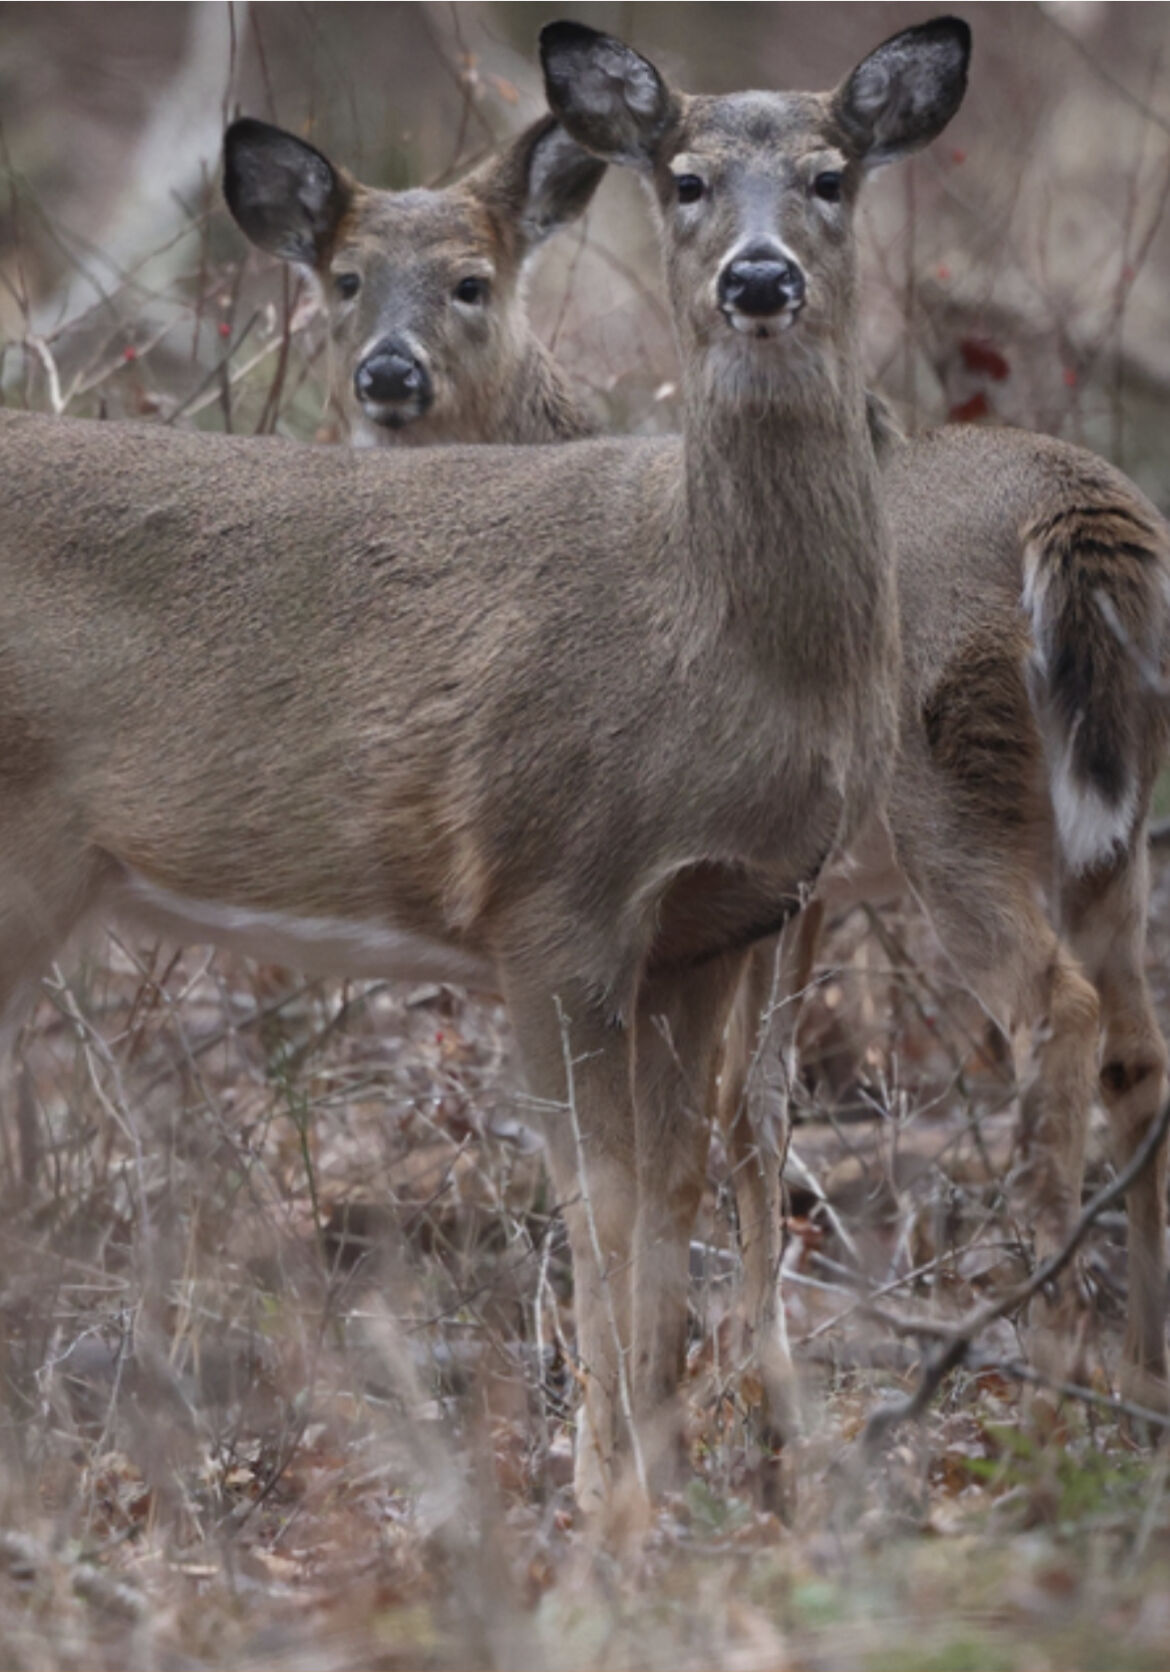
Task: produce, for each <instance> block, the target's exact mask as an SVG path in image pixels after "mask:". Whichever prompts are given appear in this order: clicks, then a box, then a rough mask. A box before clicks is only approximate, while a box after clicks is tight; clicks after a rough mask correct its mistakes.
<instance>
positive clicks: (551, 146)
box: [467, 116, 605, 251]
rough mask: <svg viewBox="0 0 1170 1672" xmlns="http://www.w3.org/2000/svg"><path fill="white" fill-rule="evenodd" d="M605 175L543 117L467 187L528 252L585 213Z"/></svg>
mask: <svg viewBox="0 0 1170 1672" xmlns="http://www.w3.org/2000/svg"><path fill="white" fill-rule="evenodd" d="M604 173H605V164H604V163H603V162H601V161H600V160H599V159H598V158H597V157H595V156H593V155H592V154H591V153H590V152H589V151H585V150H583V149H582V147H581V146H580V145H578V144H577V142H576V140H573V139H570V138H569V136H568V134H567V133H566V132H565V130H564V128H562V126H561V124H560V123H559V122H558V121H557V119H556V117H555V116H542V117H541V119H540V121H539V122H534V123H533V124H532V126H531V127H530V128H526V129H525V130H524V132H523V133H522V134H521V135H520V136H519V138H518V139H515V140H513V141H512V143H511V145H509V146H508V147H507V149H506V150H505V151H503V152H502V153H501V154H500V156H498V157H494V158H493V159H492V161H491V162H489V163H485V164H484V166H483V167H482V168H480V169H477V170H476V172H475V173H474V174H473V175H472V176H471V177H470V179H469V180H468V181H467V184H468V185H469V186H470V187H471V189H472V190H473V191H474V192H476V193H477V194H478V196H479V197H480V198H481V199H482V201H483V202H484V203H486V204H487V206H488V208H489V209H491V210H492V211H494V212H495V213H497V214H499V215H500V216H502V218H503V219H505V220H506V221H507V223H508V224H509V226H511V227H513V228H515V230H516V231H517V232H518V234H519V236H520V240H521V243H522V244H523V246H524V249H525V250H526V251H527V250H529V249H532V248H534V247H535V246H536V245H537V244H540V243H542V242H543V241H544V239H546V238H548V237H550V236H551V235H552V233H554V232H557V231H558V230H559V229H560V228H561V227H562V226H567V225H568V224H569V222H570V221H575V220H576V219H577V216H578V215H583V214H584V213H585V210H586V209H587V208H588V207H589V202H590V199H591V198H592V196H593V194H594V192H595V191H596V190H597V188H598V186H599V185H600V184H601V178H602V175H603V174H604Z"/></svg>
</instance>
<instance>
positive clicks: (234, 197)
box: [223, 116, 352, 267]
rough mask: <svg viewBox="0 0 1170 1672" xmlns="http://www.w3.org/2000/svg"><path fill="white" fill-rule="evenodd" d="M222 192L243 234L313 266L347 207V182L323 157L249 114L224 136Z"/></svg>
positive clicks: (261, 245)
mask: <svg viewBox="0 0 1170 1672" xmlns="http://www.w3.org/2000/svg"><path fill="white" fill-rule="evenodd" d="M223 153H224V161H223V195H224V197H225V198H226V199H227V206H228V208H229V209H230V210H231V212H232V215H233V216H234V217H235V220H236V224H237V225H238V226H239V227H240V229H241V231H242V232H243V233H244V234H245V236H246V237H248V238H250V239H251V241H252V243H253V244H255V245H256V246H257V247H258V248H259V249H262V250H265V251H267V253H268V254H269V255H277V256H280V258H281V259H282V260H283V261H298V262H301V263H303V264H304V265H305V266H308V267H317V266H319V265H320V264H321V262H322V261H323V260H324V257H325V254H326V251H327V250H328V248H329V245H330V244H331V242H332V240H333V236H334V234H335V233H336V231H337V227H338V224H339V223H340V221H341V218H342V216H343V215H344V214H345V211H346V209H347V208H348V206H349V202H350V198H351V196H352V186H351V185H350V182H349V180H348V179H347V177H346V176H345V175H343V174H342V173H340V172H339V171H338V170H337V169H335V168H334V166H333V164H332V163H331V162H330V161H329V159H328V157H326V156H323V155H322V153H321V152H320V151H318V150H317V149H316V147H315V146H312V145H308V144H306V143H305V141H304V140H303V139H298V138H297V137H296V135H295V134H290V133H285V131H284V129H283V128H273V127H271V126H270V125H269V124H268V123H267V122H257V121H255V120H253V118H252V117H250V116H245V117H243V118H241V120H240V121H238V122H233V123H232V125H231V127H230V128H229V129H228V131H227V133H226V134H225V135H224V141H223Z"/></svg>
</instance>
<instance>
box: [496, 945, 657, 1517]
mask: <svg viewBox="0 0 1170 1672" xmlns="http://www.w3.org/2000/svg"><path fill="white" fill-rule="evenodd" d="M503 986H504V996H505V998H506V1000H507V1002H508V1007H509V1012H510V1015H511V1018H512V1023H513V1027H514V1028H515V1032H516V1039H517V1043H518V1046H519V1050H520V1056H521V1060H522V1062H523V1065H524V1071H525V1077H526V1079H527V1082H528V1088H529V1091H530V1092H531V1094H532V1096H533V1098H534V1100H535V1101H536V1104H537V1109H536V1113H537V1115H538V1118H539V1122H540V1125H541V1126H542V1128H543V1131H544V1136H545V1142H546V1147H547V1154H548V1165H549V1172H550V1175H551V1178H552V1185H553V1190H554V1192H555V1195H556V1200H557V1202H558V1203H559V1204H560V1207H561V1211H562V1214H563V1216H564V1220H565V1227H566V1230H567V1232H568V1238H569V1251H570V1255H571V1258H572V1265H573V1297H574V1312H575V1316H576V1325H577V1360H578V1375H579V1381H580V1388H581V1400H580V1409H579V1413H578V1418H577V1447H576V1467H575V1477H574V1490H575V1494H576V1498H577V1503H578V1505H579V1507H580V1508H581V1510H582V1512H583V1513H584V1514H585V1515H586V1516H588V1517H594V1518H595V1517H598V1516H603V1515H604V1514H605V1513H606V1512H607V1511H608V1509H609V1506H610V1503H611V1499H612V1494H613V1488H614V1485H615V1478H616V1476H617V1474H618V1472H619V1469H620V1467H621V1465H622V1464H623V1462H624V1461H625V1460H626V1459H627V1458H628V1456H629V1446H630V1441H631V1434H630V1431H629V1422H628V1419H627V1412H628V1411H632V1392H631V1388H632V1377H631V1376H630V1375H629V1373H628V1369H627V1362H626V1361H627V1354H628V1349H629V1342H630V1251H631V1237H632V1232H633V1225H634V1219H635V1214H636V1207H637V1176H636V1162H635V1149H634V1115H633V1109H632V1107H631V1099H630V1054H631V1053H630V1043H629V1037H628V1034H627V1032H626V1030H625V1029H623V1028H620V1027H617V1026H616V1025H614V1024H612V1023H610V1022H608V1021H606V1020H604V1019H603V1018H600V1017H599V1016H598V1015H597V1013H596V1010H595V1008H594V1007H593V1005H592V1004H591V1003H590V1001H589V1000H588V999H586V998H584V997H582V996H580V995H573V994H571V993H568V994H566V995H565V996H564V1000H563V1006H562V1010H561V1012H560V1013H558V1010H557V1007H556V1004H555V1003H554V1001H553V1000H551V999H550V997H549V995H548V993H547V992H543V991H542V992H539V993H534V992H532V991H531V989H526V988H525V987H524V986H523V985H522V984H521V983H519V982H518V981H516V980H514V979H510V978H509V976H508V973H507V971H506V970H505V972H504V981H503ZM562 1016H563V1019H564V1021H563V1029H562Z"/></svg>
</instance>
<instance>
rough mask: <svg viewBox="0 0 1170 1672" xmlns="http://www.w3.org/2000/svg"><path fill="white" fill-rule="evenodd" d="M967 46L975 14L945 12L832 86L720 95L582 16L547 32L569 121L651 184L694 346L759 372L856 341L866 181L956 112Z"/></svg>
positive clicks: (685, 341) (550, 80)
mask: <svg viewBox="0 0 1170 1672" xmlns="http://www.w3.org/2000/svg"><path fill="white" fill-rule="evenodd" d="M968 49H969V33H968V30H967V27H966V25H965V24H963V23H961V22H960V21H959V20H957V19H952V18H941V19H937V20H935V21H934V22H932V23H928V24H924V25H921V26H920V27H918V28H915V29H909V30H905V31H904V32H903V33H902V34H900V35H897V36H895V37H894V38H893V39H892V40H890V41H887V42H886V43H885V45H884V46H881V47H878V49H877V50H876V52H873V53H871V54H870V55H869V57H868V58H866V59H864V60H863V61H862V63H861V64H859V65H858V67H857V69H855V70H854V71H853V73H852V75H851V76H849V77H848V78H847V80H846V81H845V82H843V83H842V85H841V86H840V87H839V88H838V89H837V90H836V91H835V92H832V93H825V94H814V93H737V94H732V95H729V96H726V97H719V98H712V97H688V96H686V95H685V94H681V93H678V92H676V91H674V90H673V89H672V88H670V87H669V86H668V85H667V84H666V83H665V81H664V80H663V79H662V77H661V76H660V75H659V73H658V71H657V70H656V69H655V67H654V66H653V64H651V63H650V62H649V61H648V60H647V59H645V58H643V57H642V56H641V55H640V54H638V53H636V52H634V51H632V50H631V49H630V48H629V47H627V46H625V45H623V44H622V43H621V42H620V41H616V40H614V39H613V38H612V37H610V36H606V35H599V34H597V33H596V32H595V31H593V30H591V29H586V28H585V27H583V26H582V25H580V24H576V23H555V24H550V25H549V26H548V27H547V28H546V29H545V30H544V32H543V34H542V37H541V50H542V55H543V60H544V67H545V79H546V85H547V89H548V96H549V104H550V106H551V108H552V109H553V111H554V112H555V113H556V115H557V116H558V117H559V118H560V120H561V122H562V123H563V124H564V126H565V128H566V130H567V131H568V132H569V133H570V134H572V135H573V137H574V138H575V139H577V140H578V141H579V142H580V143H581V144H582V145H584V146H586V147H588V148H589V149H591V150H593V151H594V152H595V153H596V154H597V155H598V156H601V157H604V158H605V159H606V160H607V161H609V162H615V163H624V164H626V165H628V166H630V167H633V168H636V169H638V170H639V172H640V173H641V174H642V176H643V178H644V179H645V181H646V183H647V185H648V186H649V188H650V190H651V191H652V193H653V195H654V198H655V200H656V202H657V206H658V212H659V217H660V221H661V227H662V242H663V251H664V257H665V269H666V278H667V284H668V287H669V289H670V292H671V302H672V305H673V312H674V317H675V320H676V324H677V329H678V333H679V337H680V346H681V348H682V351H683V355H684V359H685V358H687V357H689V356H692V355H694V354H696V353H698V354H701V355H705V356H711V355H714V356H715V358H716V360H721V361H722V362H724V363H726V364H727V365H729V366H731V365H738V366H739V367H740V368H741V369H746V368H751V369H752V370H753V372H754V373H759V372H760V371H761V370H765V371H766V370H767V369H768V368H774V369H778V368H784V369H785V370H790V369H791V367H792V365H793V363H794V362H795V363H799V362H800V361H801V360H804V359H807V358H808V357H809V355H810V353H811V354H813V355H814V356H816V357H819V356H817V351H818V350H822V351H832V350H835V349H839V348H840V346H841V345H842V344H851V340H852V328H853V314H854V311H855V300H854V290H855V279H854V274H855V239H854V232H853V212H854V207H855V204H856V200H857V195H858V191H859V188H860V185H861V182H862V179H863V177H864V175H865V173H866V172H867V171H868V170H869V169H871V168H873V167H875V166H877V165H879V164H881V163H884V162H888V161H891V160H893V159H894V158H895V157H899V156H902V155H905V154H906V153H908V152H910V151H913V150H916V149H917V148H918V147H920V146H922V145H925V144H927V143H928V141H929V140H931V139H933V138H934V136H935V135H936V134H937V133H938V132H939V131H940V130H941V129H942V128H943V127H944V126H945V124H946V123H947V122H948V121H949V120H950V118H951V116H952V115H953V114H954V112H955V110H957V108H958V105H959V102H960V100H961V98H962V95H963V91H964V87H965V79H966V65H967V54H968Z"/></svg>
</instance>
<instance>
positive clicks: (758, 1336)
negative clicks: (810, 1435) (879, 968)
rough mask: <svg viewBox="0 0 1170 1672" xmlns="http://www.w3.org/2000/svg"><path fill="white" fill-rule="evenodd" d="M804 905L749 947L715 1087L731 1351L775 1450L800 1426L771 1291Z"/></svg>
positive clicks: (775, 1291) (814, 915) (810, 943)
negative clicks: (733, 1303) (736, 1320)
mask: <svg viewBox="0 0 1170 1672" xmlns="http://www.w3.org/2000/svg"><path fill="white" fill-rule="evenodd" d="M823 916H824V913H823V908H822V906H821V904H820V902H819V901H816V900H814V901H812V902H810V904H809V905H808V906H806V907H805V908H804V910H803V911H802V912H801V914H800V916H799V918H798V919H797V921H796V922H795V924H793V925H792V926H791V927H790V928H789V929H788V930H786V931H785V933H784V935H783V936H782V937H781V938H780V940H779V941H769V942H766V943H763V944H761V945H760V946H757V947H755V948H753V950H752V954H751V958H750V961H749V965H748V968H747V970H746V972H745V974H744V978H743V980H742V981H741V982H740V985H739V988H738V990H737V992H736V995H735V999H734V1002H733V1004H732V1009H731V1015H730V1018H729V1021H728V1026H727V1034H726V1038H725V1040H724V1048H723V1062H722V1068H721V1072H720V1083H719V1101H718V1108H719V1121H720V1125H721V1126H722V1128H723V1132H724V1139H725V1142H726V1145H727V1152H728V1157H729V1160H730V1163H731V1171H732V1183H733V1186H734V1190H735V1206H736V1217H737V1219H738V1221H739V1243H740V1256H741V1259H742V1262H743V1288H742V1292H741V1295H740V1304H739V1312H740V1326H741V1349H742V1351H743V1354H744V1357H745V1359H746V1360H748V1361H749V1362H750V1363H751V1364H752V1365H753V1367H754V1368H755V1369H756V1371H757V1372H758V1374H759V1377H760V1381H761V1383H762V1386H763V1394H764V1411H763V1418H764V1420H763V1431H762V1433H761V1436H760V1437H761V1439H762V1440H763V1441H764V1443H765V1444H767V1445H770V1446H773V1447H775V1446H778V1445H780V1444H782V1443H783V1442H784V1441H785V1440H787V1439H791V1438H793V1436H794V1435H795V1434H797V1433H798V1432H799V1430H800V1412H799V1401H798V1397H797V1388H796V1378H795V1373H794V1371H793V1366H792V1357H791V1353H790V1351H789V1347H788V1331H787V1327H786V1324H785V1318H784V1305H783V1297H782V1296H781V1293H780V1261H781V1257H782V1254H783V1238H784V1223H783V1212H784V1205H783V1180H782V1177H781V1170H782V1167H783V1161H784V1152H785V1149H786V1146H787V1140H788V1077H789V1073H790V1071H791V1064H792V1058H793V1054H794V1050H795V1037H796V1027H797V1023H798V1021H799V1019H800V1008H801V1000H802V996H803V994H804V992H805V990H806V988H807V987H808V984H809V981H810V980H811V977H812V966H813V957H814V954H815V951H816V943H817V938H818V935H819V933H820V928H821V923H822V920H823Z"/></svg>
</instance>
